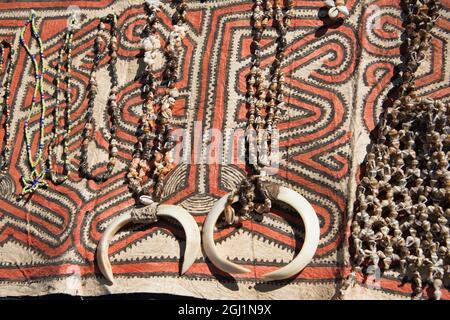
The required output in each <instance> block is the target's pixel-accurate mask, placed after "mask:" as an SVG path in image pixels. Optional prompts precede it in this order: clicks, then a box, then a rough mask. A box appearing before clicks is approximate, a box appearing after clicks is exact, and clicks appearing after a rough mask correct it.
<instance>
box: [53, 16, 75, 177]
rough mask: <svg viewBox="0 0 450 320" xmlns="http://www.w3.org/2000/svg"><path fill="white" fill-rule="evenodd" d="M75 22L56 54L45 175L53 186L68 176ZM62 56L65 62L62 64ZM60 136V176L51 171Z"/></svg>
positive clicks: (71, 21) (72, 19) (71, 23)
mask: <svg viewBox="0 0 450 320" xmlns="http://www.w3.org/2000/svg"><path fill="white" fill-rule="evenodd" d="M75 25H76V21H75V20H74V18H73V17H71V20H70V25H69V27H68V29H67V31H66V35H65V39H64V43H63V45H62V46H61V49H60V50H59V53H58V59H59V62H58V65H57V67H56V75H55V78H56V79H55V80H56V83H55V87H56V89H55V96H56V103H55V108H54V110H53V132H52V138H51V142H50V145H49V156H48V158H47V173H48V175H49V177H50V179H51V180H52V182H53V183H54V184H61V183H63V182H64V181H66V180H67V179H68V177H69V176H68V175H69V155H68V153H69V145H68V144H69V141H68V140H69V137H70V131H71V121H70V110H71V107H72V103H71V89H72V88H71V70H72V39H73V34H74V31H75ZM64 55H65V56H66V60H65V62H64ZM63 65H64V67H65V72H63ZM63 77H64V82H65V91H64V98H65V101H64V106H65V108H64V116H63V119H64V133H60V132H59V130H58V129H59V121H60V112H59V111H60V109H61V108H62V107H61V106H60V104H61V101H60V99H59V96H60V94H59V91H60V88H61V78H63ZM60 136H62V141H61V144H62V147H63V151H62V156H61V157H62V160H63V172H62V174H57V173H56V172H55V171H54V170H53V158H56V150H55V149H56V146H57V145H58V138H59V137H60Z"/></svg>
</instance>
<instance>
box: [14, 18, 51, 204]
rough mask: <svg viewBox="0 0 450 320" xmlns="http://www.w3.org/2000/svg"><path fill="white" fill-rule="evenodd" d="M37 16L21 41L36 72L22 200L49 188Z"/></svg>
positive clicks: (27, 123) (30, 111)
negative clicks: (29, 40) (34, 139)
mask: <svg viewBox="0 0 450 320" xmlns="http://www.w3.org/2000/svg"><path fill="white" fill-rule="evenodd" d="M35 19H36V14H35V12H34V11H32V12H31V14H30V17H29V19H28V20H27V21H26V22H25V26H24V27H23V29H22V31H21V33H20V37H19V41H20V45H21V46H23V47H24V48H25V50H26V52H27V55H28V56H29V57H30V58H31V61H32V63H33V67H34V71H35V79H36V81H35V84H34V92H33V99H32V103H31V107H30V109H29V111H28V116H27V119H26V120H25V141H26V148H27V156H28V164H29V165H30V170H31V171H30V173H29V174H28V175H27V176H25V175H24V176H22V184H23V189H22V193H21V194H20V197H21V198H22V197H23V196H25V195H26V194H30V193H33V192H34V191H36V190H38V189H40V188H45V187H47V181H46V180H45V176H46V169H45V165H44V160H43V151H44V138H45V132H44V117H45V111H46V104H45V92H44V83H43V76H44V73H45V67H44V49H43V44H42V40H41V37H40V35H39V33H38V31H37V30H36V23H35ZM28 25H31V34H32V37H33V38H34V39H35V40H36V41H37V43H38V46H39V58H40V59H39V61H38V60H37V59H36V56H35V54H33V53H32V52H31V49H30V48H29V47H28V45H27V44H26V43H25V40H24V34H25V31H26V29H27V27H28ZM38 94H39V97H40V106H41V108H40V113H41V115H40V118H39V131H40V132H39V144H38V150H37V154H36V155H35V156H34V157H33V154H32V151H31V133H30V128H29V123H30V119H31V116H32V115H33V111H34V109H35V108H36V106H37V104H38V103H37V98H36V97H37V95H38Z"/></svg>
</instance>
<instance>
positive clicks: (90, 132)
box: [80, 14, 119, 182]
mask: <svg viewBox="0 0 450 320" xmlns="http://www.w3.org/2000/svg"><path fill="white" fill-rule="evenodd" d="M105 23H109V25H110V27H111V29H110V32H109V34H110V41H109V52H110V59H109V68H110V71H111V84H112V87H111V91H110V95H109V98H108V103H107V105H108V113H109V114H110V121H111V126H110V128H109V132H110V139H109V154H108V163H107V169H106V171H105V172H103V173H101V174H99V175H96V176H95V175H94V174H93V173H91V172H90V171H89V168H88V153H89V152H88V146H89V143H90V142H91V141H92V140H93V138H94V132H95V123H94V104H95V98H96V96H97V92H98V87H97V80H96V72H97V69H98V67H99V63H100V58H101V55H100V46H101V43H102V39H101V37H100V32H101V31H102V30H105V29H106V26H105ZM117 34H118V31H117V16H116V15H115V14H110V15H108V16H107V17H106V18H104V19H102V20H101V21H100V24H99V26H98V29H97V38H96V40H95V44H94V63H93V67H92V71H91V78H90V80H89V86H90V90H89V102H88V109H87V114H86V124H85V128H84V131H83V143H82V147H81V164H80V172H81V174H82V175H83V176H84V177H85V178H87V179H90V180H94V181H96V182H104V181H106V180H107V179H108V178H110V177H111V175H112V172H113V170H114V166H115V164H116V157H117V153H118V149H117V140H116V131H117V121H118V118H119V109H118V106H117V100H116V94H117V92H118V76H117V67H116V64H117V49H118V44H117Z"/></svg>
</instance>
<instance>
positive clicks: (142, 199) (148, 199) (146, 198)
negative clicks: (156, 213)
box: [139, 195, 155, 206]
mask: <svg viewBox="0 0 450 320" xmlns="http://www.w3.org/2000/svg"><path fill="white" fill-rule="evenodd" d="M139 202H140V203H141V204H143V205H145V206H149V205H151V204H153V203H154V202H155V201H153V199H152V197H150V196H146V195H142V196H140V197H139Z"/></svg>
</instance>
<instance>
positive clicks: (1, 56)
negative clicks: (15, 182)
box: [0, 41, 14, 179]
mask: <svg viewBox="0 0 450 320" xmlns="http://www.w3.org/2000/svg"><path fill="white" fill-rule="evenodd" d="M6 48H8V49H9V53H8V57H7V63H8V64H7V65H6V67H5V76H4V78H3V82H2V86H1V88H2V89H3V90H4V93H3V108H2V114H1V117H2V119H1V120H0V123H1V122H2V121H3V117H5V120H4V121H5V123H4V125H3V128H4V129H5V133H4V136H3V147H2V151H1V154H0V171H1V172H0V174H1V177H0V179H1V178H2V177H4V176H5V175H6V174H7V173H8V168H9V164H10V161H9V156H10V154H11V140H10V139H9V137H10V135H11V132H10V128H11V105H10V104H9V95H10V93H11V91H10V90H11V80H12V74H13V61H14V49H13V48H12V46H11V44H10V43H8V42H6V41H2V43H1V44H0V72H1V71H2V70H3V65H4V63H5V49H6Z"/></svg>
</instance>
